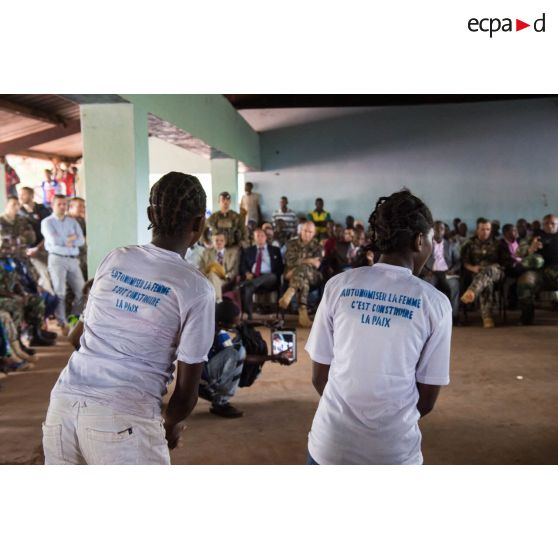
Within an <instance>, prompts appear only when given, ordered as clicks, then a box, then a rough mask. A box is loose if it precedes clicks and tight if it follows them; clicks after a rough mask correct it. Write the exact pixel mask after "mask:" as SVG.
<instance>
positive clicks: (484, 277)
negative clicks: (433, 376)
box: [461, 217, 504, 328]
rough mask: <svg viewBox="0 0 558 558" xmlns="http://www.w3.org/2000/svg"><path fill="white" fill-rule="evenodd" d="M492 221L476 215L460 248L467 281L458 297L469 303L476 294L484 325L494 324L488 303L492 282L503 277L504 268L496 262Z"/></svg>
mask: <svg viewBox="0 0 558 558" xmlns="http://www.w3.org/2000/svg"><path fill="white" fill-rule="evenodd" d="M491 231H492V224H491V223H490V221H489V220H488V219H484V218H483V217H480V218H479V219H477V230H476V233H475V236H474V237H473V238H472V239H471V240H470V242H467V243H466V244H465V245H464V246H463V249H462V251H461V259H462V260H463V267H464V268H465V270H466V271H468V272H469V273H468V278H467V279H468V280H469V281H470V284H469V286H468V287H467V290H466V291H465V293H464V294H463V296H462V297H461V300H462V301H463V303H465V304H470V303H472V302H474V301H475V299H476V298H477V297H479V301H480V310H481V316H482V322H483V325H484V327H485V328H492V327H494V320H493V318H492V306H493V302H494V300H493V298H494V285H495V284H496V283H498V282H500V281H501V280H502V279H503V278H504V270H503V269H502V266H500V265H499V263H498V241H497V240H496V239H495V238H492V236H491Z"/></svg>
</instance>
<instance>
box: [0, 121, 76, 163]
mask: <svg viewBox="0 0 558 558" xmlns="http://www.w3.org/2000/svg"><path fill="white" fill-rule="evenodd" d="M80 131H81V124H80V121H79V120H70V121H68V122H67V124H66V127H65V128H59V127H54V128H48V129H47V130H42V131H40V132H35V133H33V134H28V135H27V136H22V137H20V138H16V139H13V140H11V141H5V142H3V143H0V155H8V154H10V153H17V152H18V151H22V150H25V149H29V148H31V147H33V146H35V145H42V144H43V143H48V142H49V141H55V140H58V139H61V138H65V137H66V136H71V135H72V134H77V133H79V132H80Z"/></svg>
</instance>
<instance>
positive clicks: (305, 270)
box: [279, 221, 322, 327]
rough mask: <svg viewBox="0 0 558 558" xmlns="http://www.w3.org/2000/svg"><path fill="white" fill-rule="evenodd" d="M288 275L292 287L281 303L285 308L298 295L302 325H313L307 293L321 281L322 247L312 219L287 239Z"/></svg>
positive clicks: (299, 317)
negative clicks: (298, 232)
mask: <svg viewBox="0 0 558 558" xmlns="http://www.w3.org/2000/svg"><path fill="white" fill-rule="evenodd" d="M285 260H286V269H287V271H286V273H285V279H286V280H287V281H288V282H289V288H288V289H287V290H286V291H285V294H284V295H283V296H282V297H281V298H280V299H279V306H280V307H281V308H283V309H284V310H286V309H287V308H288V307H289V304H290V303H291V300H292V299H293V297H294V296H295V294H296V295H297V297H298V323H299V325H300V326H301V327H310V326H311V325H312V322H311V321H310V318H309V317H308V310H307V308H306V306H307V304H308V293H309V292H310V289H311V288H312V287H317V286H318V285H319V284H320V283H321V281H322V275H321V273H320V272H319V267H320V265H321V262H322V247H321V246H320V243H319V241H318V239H317V238H316V227H315V226H314V223H312V221H307V222H306V223H304V225H303V226H302V229H301V231H300V236H299V237H298V238H293V239H291V240H289V242H288V243H287V252H286V254H285Z"/></svg>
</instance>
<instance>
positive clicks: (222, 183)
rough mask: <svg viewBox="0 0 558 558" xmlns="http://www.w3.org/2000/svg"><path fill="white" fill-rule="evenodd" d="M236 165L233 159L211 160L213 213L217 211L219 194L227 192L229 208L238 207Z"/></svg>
mask: <svg viewBox="0 0 558 558" xmlns="http://www.w3.org/2000/svg"><path fill="white" fill-rule="evenodd" d="M237 169H238V164H237V162H236V161H235V160H234V159H212V160H211V190H212V195H213V211H217V210H218V209H219V194H220V193H221V192H228V193H229V194H230V195H231V208H233V209H235V208H237V207H238V172H237Z"/></svg>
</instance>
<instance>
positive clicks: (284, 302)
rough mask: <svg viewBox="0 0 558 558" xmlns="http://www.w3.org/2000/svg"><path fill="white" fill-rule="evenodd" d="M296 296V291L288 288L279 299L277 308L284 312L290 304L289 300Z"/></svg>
mask: <svg viewBox="0 0 558 558" xmlns="http://www.w3.org/2000/svg"><path fill="white" fill-rule="evenodd" d="M295 294H296V290H295V289H293V287H289V288H288V289H287V290H286V291H285V294H284V295H283V296H282V297H281V298H280V299H279V302H278V304H279V308H282V309H283V310H286V309H287V308H288V307H289V304H290V303H291V300H292V299H293V296H294V295H295Z"/></svg>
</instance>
